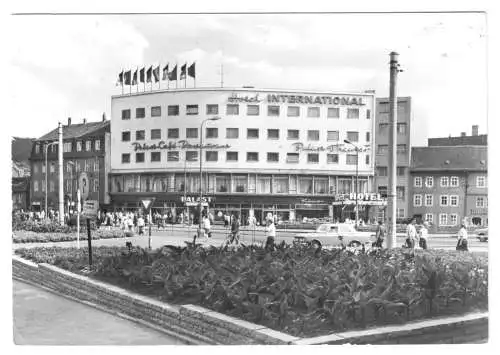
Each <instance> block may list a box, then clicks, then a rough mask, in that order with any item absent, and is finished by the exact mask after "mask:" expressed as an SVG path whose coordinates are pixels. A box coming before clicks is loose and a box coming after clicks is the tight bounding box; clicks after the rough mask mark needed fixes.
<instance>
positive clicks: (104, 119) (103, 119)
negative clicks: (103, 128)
mask: <svg viewBox="0 0 500 355" xmlns="http://www.w3.org/2000/svg"><path fill="white" fill-rule="evenodd" d="M104 121H106V112H103V113H102V122H104Z"/></svg>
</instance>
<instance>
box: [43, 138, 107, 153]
mask: <svg viewBox="0 0 500 355" xmlns="http://www.w3.org/2000/svg"><path fill="white" fill-rule="evenodd" d="M57 146H58V144H57V143H54V144H50V145H49V146H48V148H47V151H48V152H49V153H55V152H57ZM44 149H45V145H43V144H35V153H36V154H39V153H40V152H41V151H43V150H44ZM73 151H77V152H99V151H101V140H100V139H96V140H85V141H83V140H78V141H76V143H75V144H73V142H64V143H63V152H64V153H69V152H73Z"/></svg>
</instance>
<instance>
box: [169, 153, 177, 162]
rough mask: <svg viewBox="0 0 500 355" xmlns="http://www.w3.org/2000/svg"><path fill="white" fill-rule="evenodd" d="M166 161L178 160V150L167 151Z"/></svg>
mask: <svg viewBox="0 0 500 355" xmlns="http://www.w3.org/2000/svg"><path fill="white" fill-rule="evenodd" d="M167 161H179V152H177V151H169V152H167Z"/></svg>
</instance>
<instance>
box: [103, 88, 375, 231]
mask: <svg viewBox="0 0 500 355" xmlns="http://www.w3.org/2000/svg"><path fill="white" fill-rule="evenodd" d="M111 110H112V125H111V144H112V146H113V150H112V152H111V174H110V180H111V190H110V195H111V200H112V205H113V206H114V208H117V209H121V208H124V209H137V208H141V206H142V205H141V200H143V199H149V198H155V202H154V204H153V210H159V211H161V212H164V211H165V210H167V209H168V210H170V211H171V212H172V213H173V214H176V213H177V214H178V213H180V212H184V211H186V209H188V208H189V206H190V205H191V206H196V201H199V200H198V197H197V196H198V195H199V190H200V175H199V169H200V166H199V165H200V160H199V159H200V156H199V154H200V152H199V148H200V147H199V143H200V134H202V135H203V152H202V153H203V154H202V158H203V195H204V196H206V197H207V198H208V199H209V200H210V208H211V209H212V211H213V212H214V215H216V216H217V215H221V214H222V213H230V212H238V213H240V214H241V216H242V220H243V221H244V222H245V221H246V219H247V217H248V216H250V215H255V217H256V218H257V220H259V221H261V222H262V220H263V218H264V217H265V216H267V215H268V213H273V214H275V215H277V216H279V218H280V219H281V220H284V221H289V220H291V221H293V220H301V219H302V218H303V217H308V218H309V217H313V218H319V217H330V218H333V217H337V218H343V217H350V218H353V216H354V208H353V205H352V203H347V202H346V203H345V205H344V206H342V205H338V206H332V204H333V201H335V200H336V199H337V198H338V199H341V197H343V196H341V195H343V194H349V193H353V192H354V191H355V188H354V181H355V171H356V163H357V154H356V151H355V148H354V147H352V146H351V145H350V144H346V143H344V140H345V139H348V140H350V141H352V142H354V143H355V144H358V145H359V146H360V148H359V149H360V153H359V182H360V183H359V187H360V188H359V192H360V193H361V192H365V193H366V192H373V190H372V185H373V181H372V180H373V148H374V142H373V128H374V120H373V111H374V94H372V93H370V94H368V93H351V94H349V93H332V92H298V91H289V90H288V91H287V90H258V89H254V88H242V89H229V88H212V89H178V90H177V89H176V90H161V91H154V92H145V93H132V94H130V95H128V94H127V95H119V96H113V97H112V102H111ZM213 117H220V118H221V119H220V120H217V121H207V122H206V123H205V125H204V128H203V132H200V124H201V123H202V121H203V120H204V119H207V118H213ZM186 201H187V202H186ZM195 209H196V208H195ZM368 211H369V203H367V204H365V205H363V207H362V211H361V212H360V216H363V217H365V218H367V217H369V212H368ZM190 213H194V210H193V209H191V211H190Z"/></svg>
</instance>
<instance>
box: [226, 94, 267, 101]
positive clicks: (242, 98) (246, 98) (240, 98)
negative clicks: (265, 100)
mask: <svg viewBox="0 0 500 355" xmlns="http://www.w3.org/2000/svg"><path fill="white" fill-rule="evenodd" d="M227 101H228V102H231V103H238V102H248V103H252V102H261V101H262V99H261V98H260V97H259V94H255V96H248V95H246V96H238V94H236V93H232V94H231V96H229V97H228V99H227Z"/></svg>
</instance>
